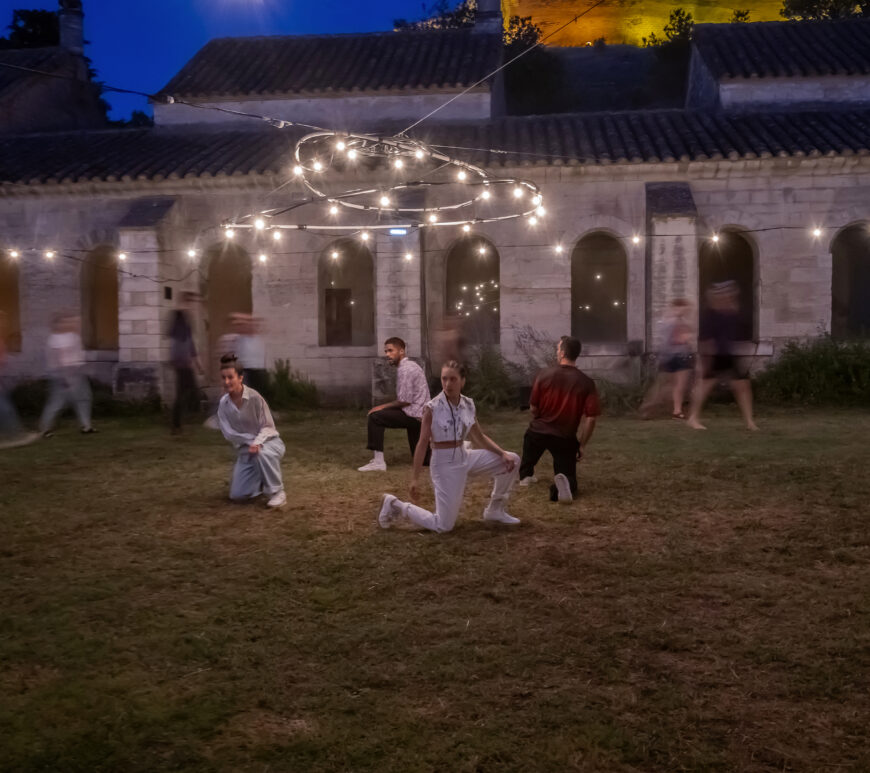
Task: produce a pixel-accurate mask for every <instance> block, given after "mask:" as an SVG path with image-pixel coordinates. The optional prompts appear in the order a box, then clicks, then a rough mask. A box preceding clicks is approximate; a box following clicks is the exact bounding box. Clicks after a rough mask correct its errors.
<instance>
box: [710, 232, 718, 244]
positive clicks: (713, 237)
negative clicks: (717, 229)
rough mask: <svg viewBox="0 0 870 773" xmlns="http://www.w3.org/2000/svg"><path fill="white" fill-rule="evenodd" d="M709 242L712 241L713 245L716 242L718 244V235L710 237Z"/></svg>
mask: <svg viewBox="0 0 870 773" xmlns="http://www.w3.org/2000/svg"><path fill="white" fill-rule="evenodd" d="M711 241H712V242H713V243H714V244H715V243H716V242H718V241H719V234H713V236H712V237H711Z"/></svg>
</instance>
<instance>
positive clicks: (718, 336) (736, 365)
mask: <svg viewBox="0 0 870 773" xmlns="http://www.w3.org/2000/svg"><path fill="white" fill-rule="evenodd" d="M706 298H707V308H706V310H705V311H704V313H703V314H702V315H701V323H700V325H699V331H698V338H699V341H698V354H699V357H700V360H701V364H700V370H701V378H700V381H699V382H698V383H697V384H696V385H695V389H694V392H693V394H692V406H691V410H690V411H689V418H688V419H687V421H686V423H687V424H688V425H689V426H690V427H691V428H692V429H707V428H706V427H705V426H704V425H703V424H701V420H700V419H701V409H702V408H703V407H704V403H705V402H706V400H707V398H708V397H709V396H710V392H711V391H712V390H713V387H714V386H715V385H716V382H718V381H723V380H726V379H727V381H728V384H729V386H730V387H731V391H732V392H733V393H734V399H735V400H737V405H738V407H739V408H740V415H741V416H742V417H743V421H744V423H745V424H746V428H747V429H751V430H757V429H758V426H757V425H756V424H755V422H754V421H753V418H752V385H751V384H750V383H749V371H748V369H747V368H746V367H745V366H744V365H743V364H742V363H741V362H740V360H739V358H738V357H737V355H736V353H735V351H734V349H735V347H734V343H735V341H736V340H737V330H738V328H739V324H740V288H739V287H738V286H737V282H735V281H733V280H729V281H727V282H719V283H717V284H713V285H711V286H710V288H709V289H708V290H707V293H706Z"/></svg>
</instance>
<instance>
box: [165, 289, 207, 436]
mask: <svg viewBox="0 0 870 773" xmlns="http://www.w3.org/2000/svg"><path fill="white" fill-rule="evenodd" d="M196 299H197V295H196V293H192V292H183V293H181V302H180V304H179V306H178V308H177V309H175V311H173V312H172V318H171V321H170V323H169V333H168V337H169V364H170V365H171V366H172V368H173V370H174V371H175V402H174V403H173V404H172V433H173V434H174V435H177V434H178V433H180V432H181V419H182V415H183V413H184V412H185V411H186V410H187V411H195V410H197V408H198V407H199V387H198V386H197V383H196V375H195V374H194V368H196V371H197V372H198V373H199V375H200V376H203V375H205V371H204V370H203V367H202V363H201V362H200V360H199V355H198V354H197V351H196V344H195V343H194V340H193V326H192V324H191V321H190V309H191V306H192V304H193V302H194V301H195V300H196Z"/></svg>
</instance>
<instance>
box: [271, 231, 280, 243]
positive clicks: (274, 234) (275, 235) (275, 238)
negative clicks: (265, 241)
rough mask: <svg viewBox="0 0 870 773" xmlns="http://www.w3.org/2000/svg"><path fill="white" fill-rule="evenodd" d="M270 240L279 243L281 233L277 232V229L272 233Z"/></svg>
mask: <svg viewBox="0 0 870 773" xmlns="http://www.w3.org/2000/svg"><path fill="white" fill-rule="evenodd" d="M272 238H273V239H274V240H275V241H276V242H280V241H281V232H280V231H278V230H277V229H276V230H274V231H272Z"/></svg>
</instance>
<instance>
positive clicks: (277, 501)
mask: <svg viewBox="0 0 870 773" xmlns="http://www.w3.org/2000/svg"><path fill="white" fill-rule="evenodd" d="M285 504H287V494H286V493H285V492H284V489H281V490H280V491H276V492H275V493H274V494H272V496H271V497H269V501H268V502H266V507H283V506H284V505H285Z"/></svg>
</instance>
